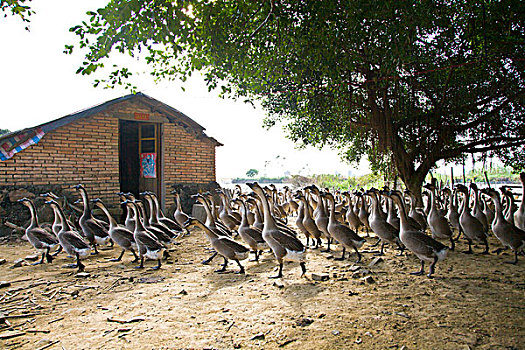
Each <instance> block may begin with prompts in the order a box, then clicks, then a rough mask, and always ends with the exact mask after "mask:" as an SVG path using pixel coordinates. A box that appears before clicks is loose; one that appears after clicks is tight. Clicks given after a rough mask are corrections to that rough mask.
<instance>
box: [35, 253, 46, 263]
mask: <svg viewBox="0 0 525 350" xmlns="http://www.w3.org/2000/svg"><path fill="white" fill-rule="evenodd" d="M45 256H46V252H43V253H42V259H40V261H37V262H34V263H32V264H31V265H40V264H43V263H44V257H45Z"/></svg>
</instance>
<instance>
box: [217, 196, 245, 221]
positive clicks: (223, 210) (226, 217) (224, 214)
mask: <svg viewBox="0 0 525 350" xmlns="http://www.w3.org/2000/svg"><path fill="white" fill-rule="evenodd" d="M217 193H218V194H219V197H220V198H221V207H220V209H219V220H221V222H222V223H223V224H224V225H226V227H228V229H230V230H231V231H236V230H237V228H238V227H239V225H240V221H239V220H237V218H236V217H235V216H233V215H231V214H230V212H231V209H230V210H228V208H229V204H228V202H227V200H226V195H225V194H224V191H223V190H220V189H218V190H217Z"/></svg>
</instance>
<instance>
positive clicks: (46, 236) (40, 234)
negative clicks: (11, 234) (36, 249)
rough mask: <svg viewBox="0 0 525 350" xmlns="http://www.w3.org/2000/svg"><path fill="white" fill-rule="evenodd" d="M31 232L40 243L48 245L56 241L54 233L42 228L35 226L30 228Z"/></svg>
mask: <svg viewBox="0 0 525 350" xmlns="http://www.w3.org/2000/svg"><path fill="white" fill-rule="evenodd" d="M31 234H32V235H33V236H35V238H36V239H38V240H39V241H40V242H42V243H45V244H49V245H51V244H57V243H58V239H57V237H56V236H55V235H54V234H51V233H49V232H47V231H46V230H44V229H43V228H40V227H35V228H33V229H31Z"/></svg>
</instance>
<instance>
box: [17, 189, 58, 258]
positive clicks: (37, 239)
mask: <svg viewBox="0 0 525 350" xmlns="http://www.w3.org/2000/svg"><path fill="white" fill-rule="evenodd" d="M18 202H19V203H21V204H23V205H24V206H26V207H27V208H28V209H29V211H30V213H31V222H30V224H29V226H28V227H27V228H26V231H25V232H26V236H27V239H28V240H29V243H31V245H32V246H33V247H34V248H35V249H37V250H38V251H41V252H42V259H40V261H37V262H35V263H34V264H33V265H38V264H42V263H44V258H46V259H47V262H48V263H51V262H52V261H53V257H52V256H51V254H49V250H50V249H51V248H53V247H54V246H56V245H57V244H58V238H57V236H55V235H54V234H52V233H49V232H47V231H46V230H44V229H43V228H42V227H40V224H39V223H38V216H37V214H36V208H35V205H34V204H33V202H32V201H31V200H30V199H28V198H22V199H19V200H18Z"/></svg>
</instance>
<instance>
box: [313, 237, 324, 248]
mask: <svg viewBox="0 0 525 350" xmlns="http://www.w3.org/2000/svg"><path fill="white" fill-rule="evenodd" d="M321 243H322V242H321V238H317V240H316V242H315V247H314V248H313V249H317V248H319V246H320V245H321Z"/></svg>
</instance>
